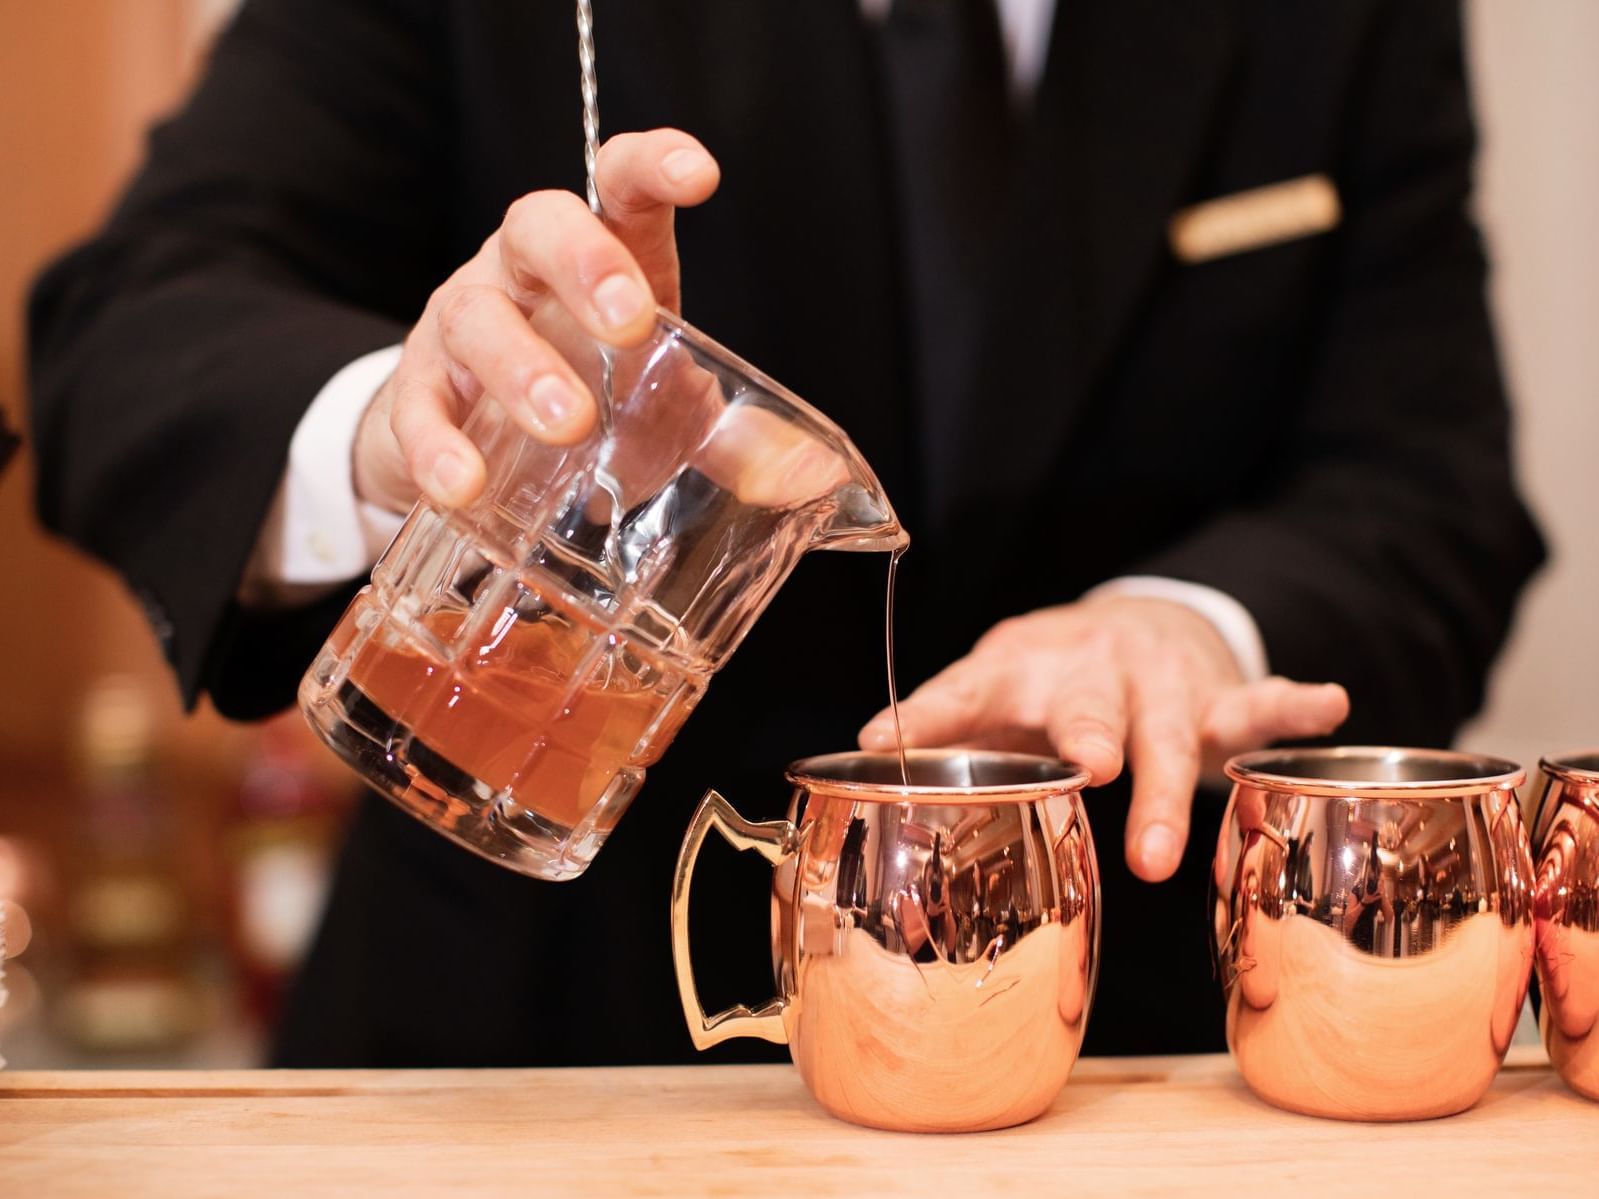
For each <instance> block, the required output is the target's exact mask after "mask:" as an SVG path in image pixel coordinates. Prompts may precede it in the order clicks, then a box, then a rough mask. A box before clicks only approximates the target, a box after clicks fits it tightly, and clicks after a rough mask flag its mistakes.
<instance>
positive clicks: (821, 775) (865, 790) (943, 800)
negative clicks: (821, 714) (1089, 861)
mask: <svg viewBox="0 0 1599 1199" xmlns="http://www.w3.org/2000/svg"><path fill="white" fill-rule="evenodd" d="M905 760H906V763H907V765H908V767H909V773H910V777H911V782H910V785H909V786H907V785H906V784H905V783H904V782H902V781H901V776H900V765H899V755H898V754H897V753H871V752H867V751H865V750H855V751H848V752H844V753H831V754H817V755H814V756H812V757H809V758H800V759H799V760H798V761H795V762H790V763H789V765H788V768H787V769H786V770H785V771H784V777H785V778H787V779H788V781H789V782H790V783H793V784H794V785H795V786H799V787H805V788H807V789H809V790H811V791H814V792H819V793H824V794H829V795H848V796H850V797H851V798H853V799H857V800H860V801H862V802H867V803H874V802H875V803H908V802H915V803H929V804H962V803H969V804H982V803H987V802H991V801H993V800H995V799H999V800H1012V801H1021V800H1025V799H1028V798H1031V797H1036V796H1040V795H1058V794H1061V793H1062V792H1065V791H1078V790H1081V789H1082V788H1083V787H1085V786H1087V785H1088V780H1089V774H1088V771H1086V770H1084V769H1083V768H1082V767H1081V766H1078V765H1076V764H1074V763H1072V762H1066V761H1062V760H1061V759H1060V758H1046V757H1042V756H1040V755H1036V754H1023V753H1010V752H1006V751H1002V750H992V749H908V750H906V751H905ZM941 770H942V771H944V772H946V775H947V778H948V779H949V780H957V779H961V778H964V779H966V780H968V781H966V782H959V781H946V780H945V777H941V776H940V773H939V772H940V771H941ZM918 775H920V777H918Z"/></svg>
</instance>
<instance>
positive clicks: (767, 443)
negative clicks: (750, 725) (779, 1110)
mask: <svg viewBox="0 0 1599 1199" xmlns="http://www.w3.org/2000/svg"><path fill="white" fill-rule="evenodd" d="M532 320H533V325H534V328H535V329H537V330H538V332H539V333H540V334H541V335H542V336H544V337H545V338H546V339H548V340H549V341H550V342H552V343H553V344H554V345H555V346H556V348H557V349H559V350H560V351H561V352H562V353H563V354H564V355H565V357H566V358H567V360H568V361H569V362H571V363H572V365H573V366H574V367H575V368H576V369H577V371H578V373H579V374H580V375H581V376H582V377H583V379H584V381H585V382H586V383H587V384H588V386H589V388H590V390H592V391H593V393H594V394H595V396H597V397H601V409H602V412H601V419H600V421H599V422H598V423H597V425H596V428H595V430H594V432H593V433H592V434H591V435H590V436H589V437H588V439H587V440H585V441H583V442H581V443H579V444H577V445H574V446H565V447H555V446H547V445H544V444H542V443H540V442H537V441H535V440H533V439H532V438H531V437H529V436H528V435H526V434H525V433H523V432H522V430H521V429H520V428H519V427H517V426H516V425H515V424H514V423H512V421H511V420H510V419H509V418H508V417H507V416H506V414H505V412H504V410H503V409H502V408H501V407H500V406H499V405H498V404H496V403H493V402H491V401H489V400H487V399H485V400H483V401H480V402H479V403H478V405H477V406H476V408H475V410H474V411H473V412H472V413H471V415H470V416H469V418H468V419H467V422H466V424H465V426H464V428H465V431H466V433H467V435H468V436H469V437H471V438H472V440H473V441H474V442H475V443H476V445H477V446H478V448H479V449H480V450H481V451H482V453H483V457H484V459H485V461H486V462H487V464H488V482H487V486H486V487H485V488H484V492H483V494H482V496H481V497H479V499H478V500H477V501H476V502H474V503H473V504H471V505H469V506H468V507H466V508H462V509H459V510H456V511H453V512H452V511H446V510H443V509H441V508H438V507H435V506H434V505H432V504H431V503H429V502H428V501H427V500H426V499H425V498H424V499H423V500H422V501H421V502H419V503H418V504H417V506H416V507H415V509H413V510H412V512H411V515H410V517H409V518H408V519H407V520H406V522H405V526H404V527H403V528H402V529H401V530H400V532H399V534H398V536H396V537H395V539H394V542H393V543H392V544H391V545H390V546H389V548H388V550H387V551H386V552H385V553H384V555H383V557H382V558H381V559H379V561H378V563H377V565H376V566H375V567H374V568H373V571H372V581H371V583H370V584H369V585H368V586H366V587H364V588H362V589H361V591H360V593H359V594H357V596H356V597H355V600H354V601H353V602H352V603H351V605H350V607H349V609H348V610H347V611H346V612H345V614H344V616H343V618H342V619H341V620H340V621H339V624H338V626H337V627H336V628H335V629H334V631H333V633H332V635H331V636H330V637H329V638H328V641H327V644H326V645H325V646H324V647H323V649H322V652H321V653H320V654H319V655H318V656H317V658H316V661H315V662H313V663H312V665H311V669H310V670H309V671H308V672H307V673H306V676H305V678H304V680H303V681H302V682H301V684H300V696H299V698H300V706H301V708H302V709H303V711H304V712H305V715H306V717H307V719H308V720H309V721H310V722H311V726H312V728H314V729H315V730H316V732H317V733H318V734H319V735H320V736H321V738H322V739H323V741H325V742H326V743H327V744H328V745H329V746H330V747H331V748H332V749H333V751H334V752H335V753H337V754H338V755H339V756H340V757H342V758H343V759H344V760H345V762H347V763H348V764H349V765H350V766H351V767H353V768H354V769H355V770H356V772H357V773H359V774H360V775H361V776H362V778H364V779H365V780H366V781H367V782H368V783H369V784H370V785H371V786H373V787H374V788H376V789H377V790H378V791H380V792H382V793H383V794H384V795H386V796H388V797H389V798H390V799H391V800H393V801H394V802H395V803H396V804H398V805H399V806H400V807H402V808H404V809H405V810H406V811H407V812H409V813H411V814H412V815H413V816H415V817H417V818H418V819H420V820H422V821H424V822H425V823H427V824H429V825H431V826H432V827H433V828H435V829H437V830H438V831H439V832H441V833H443V834H444V835H445V836H447V837H449V838H451V839H452V840H454V841H456V842H458V843H459V844H461V845H464V846H465V847H467V848H468V849H471V850H473V851H474V852H476V853H478V854H481V855H482V856H484V857H486V858H489V859H490V860H492V861H495V862H499V863H500V864H502V865H504V866H508V867H510V868H511V869H513V870H517V871H520V872H521V873H523V874H529V875H532V876H534V877H536V878H543V879H552V880H558V879H570V878H575V877H576V876H577V875H579V874H581V873H582V872H583V871H584V870H585V869H586V868H587V867H588V864H589V863H590V862H591V861H592V860H593V859H594V855H595V854H596V853H598V852H599V849H600V846H601V845H603V844H604V843H605V839H606V837H607V835H608V834H609V833H610V831H611V829H612V828H614V827H615V825H616V822H617V820H618V819H619V818H620V817H621V815H622V813H623V811H624V810H625V809H626V808H627V805H628V803H629V802H630V801H631V800H632V799H633V797H634V795H636V794H637V793H638V790H639V787H640V786H641V785H642V783H643V782H644V772H645V770H646V768H648V767H649V766H650V764H651V763H653V762H655V761H656V760H657V759H658V758H659V757H660V756H661V754H662V753H663V752H664V751H665V750H666V747H667V746H668V745H669V744H671V741H672V738H673V736H674V735H675V734H676V733H677V730H678V729H679V728H680V727H681V726H682V724H683V721H684V719H685V718H686V717H687V716H688V714H689V713H690V712H692V711H693V709H694V705H695V704H696V703H697V702H698V701H699V698H700V696H701V695H703V694H704V692H705V687H706V685H707V683H709V681H710V678H711V676H712V675H713V674H715V673H716V671H717V670H718V669H719V668H720V667H721V666H722V664H723V663H724V662H726V661H727V658H728V656H729V655H730V654H731V653H732V652H733V651H734V650H735V649H736V648H737V647H738V645H739V643H740V642H741V641H742V640H743V638H744V635H745V634H746V633H747V632H749V629H750V626H751V625H752V624H753V623H754V622H755V619H756V617H758V616H759V615H760V614H761V612H762V611H763V610H764V609H765V608H766V605H767V604H768V603H769V602H770V601H771V599H772V596H773V595H774V594H775V593H776V591H777V589H778V587H780V586H781V585H782V583H783V580H784V579H786V578H787V577H788V574H789V572H790V571H791V570H792V569H793V568H794V565H795V563H796V562H798V560H799V558H800V556H801V555H802V554H804V553H805V552H806V551H807V550H810V549H817V548H829V549H847V550H889V549H893V548H895V547H896V546H899V545H903V544H904V543H905V540H906V538H905V535H904V533H903V531H902V530H901V528H900V525H899V522H898V520H897V519H896V517H895V515H894V511H893V509H892V508H891V507H890V506H889V503H888V500H887V498H886V497H885V496H884V495H883V490H882V487H881V486H880V485H879V483H878V481H877V479H876V477H875V476H874V475H873V473H872V470H871V468H870V467H869V466H867V464H866V462H865V461H864V459H862V457H861V455H860V452H859V451H858V450H857V449H856V448H855V447H854V445H852V444H851V443H850V440H849V438H848V437H846V436H845V435H844V433H843V432H842V430H840V429H839V428H838V427H837V426H836V425H835V424H833V422H832V421H830V420H828V419H827V418H826V417H825V416H823V415H822V414H821V413H819V412H817V411H816V410H815V409H813V408H811V407H810V406H809V405H808V404H806V403H805V402H804V401H803V400H801V399H799V398H798V397H797V396H795V395H793V394H792V393H791V392H789V391H787V390H786V389H784V388H783V387H782V386H780V385H779V384H777V383H775V382H773V381H772V380H771V379H769V378H767V377H766V376H765V375H763V374H761V373H760V372H759V371H757V370H756V369H755V368H753V367H751V366H750V365H749V364H748V363H745V362H743V361H741V360H740V359H739V358H738V357H736V356H735V355H733V354H732V353H730V352H728V351H727V350H726V349H724V348H722V347H721V346H719V345H717V344H716V343H715V342H714V341H712V340H711V339H710V338H708V337H706V336H705V335H704V334H702V333H700V332H699V331H697V330H695V329H693V328H691V327H690V326H688V325H686V324H685V323H683V322H682V321H681V320H679V319H677V318H676V317H674V316H672V315H670V314H668V313H666V312H665V311H662V312H661V313H659V315H658V318H657V321H656V326H655V331H654V333H653V334H652V336H651V337H650V338H649V339H648V340H647V341H645V342H644V343H643V344H642V345H639V346H636V347H633V348H631V349H626V350H614V349H609V348H602V347H601V346H600V345H599V344H598V343H597V342H595V341H593V340H592V339H591V338H589V337H588V336H587V335H586V334H584V333H583V332H582V331H581V330H580V329H579V328H578V327H577V325H576V324H575V322H573V321H572V319H571V317H570V316H569V315H568V314H566V313H565V311H564V310H562V309H560V308H559V307H558V306H557V305H556V304H555V303H554V302H553V301H547V302H546V303H545V304H543V305H542V306H541V307H540V309H539V310H537V311H536V312H535V313H534V315H533V318H532ZM607 395H608V396H609V397H610V399H609V403H606V402H605V399H604V397H605V396H607Z"/></svg>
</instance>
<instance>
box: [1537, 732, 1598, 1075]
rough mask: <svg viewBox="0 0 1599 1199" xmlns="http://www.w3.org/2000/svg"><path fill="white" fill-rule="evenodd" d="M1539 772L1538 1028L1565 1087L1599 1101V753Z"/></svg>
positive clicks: (1549, 764)
mask: <svg viewBox="0 0 1599 1199" xmlns="http://www.w3.org/2000/svg"><path fill="white" fill-rule="evenodd" d="M1539 765H1540V766H1541V767H1542V768H1543V777H1542V778H1541V779H1540V780H1539V782H1540V786H1539V796H1540V801H1539V804H1538V807H1537V809H1536V811H1537V813H1538V817H1537V819H1538V826H1537V827H1538V832H1537V836H1536V838H1535V841H1536V843H1537V847H1538V873H1537V881H1536V883H1535V884H1534V892H1533V919H1534V923H1535V924H1536V927H1537V930H1538V954H1537V964H1538V989H1539V991H1540V993H1541V994H1542V996H1543V1007H1542V1010H1541V1011H1540V1012H1539V1013H1538V1024H1539V1026H1540V1027H1541V1028H1542V1029H1543V1043H1544V1047H1545V1048H1546V1049H1548V1050H1549V1060H1550V1061H1551V1062H1553V1063H1554V1066H1555V1069H1556V1070H1558V1071H1560V1077H1561V1078H1563V1079H1565V1080H1566V1085H1567V1086H1569V1087H1571V1089H1572V1090H1574V1091H1578V1092H1580V1093H1581V1094H1583V1095H1586V1096H1588V1097H1589V1098H1590V1099H1599V750H1589V751H1587V752H1585V753H1572V754H1562V755H1560V756H1559V757H1553V758H1545V759H1544V760H1543V761H1542V762H1540V763H1539Z"/></svg>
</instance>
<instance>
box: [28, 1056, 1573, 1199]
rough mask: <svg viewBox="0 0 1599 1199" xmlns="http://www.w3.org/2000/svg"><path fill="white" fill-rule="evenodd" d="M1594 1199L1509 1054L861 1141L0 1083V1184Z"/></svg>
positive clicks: (709, 1098)
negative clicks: (1383, 1103)
mask: <svg viewBox="0 0 1599 1199" xmlns="http://www.w3.org/2000/svg"><path fill="white" fill-rule="evenodd" d="M368 1193H370V1194H381V1195H385V1196H396V1195H429V1196H432V1195H440V1196H444V1195H501V1194H506V1195H512V1194H516V1195H546V1194H571V1195H577V1194H582V1195H712V1194H714V1195H760V1196H779V1195H804V1196H822V1195H839V1196H850V1197H852V1199H855V1197H860V1196H873V1195H901V1194H903V1195H916V1196H919V1197H921V1199H926V1197H927V1196H936V1195H949V1196H957V1197H958V1199H976V1197H978V1196H984V1195H1004V1196H1007V1199H1022V1197H1024V1196H1031V1195H1088V1194H1094V1195H1111V1194H1114V1195H1157V1194H1161V1195H1164V1194H1181V1195H1204V1194H1216V1195H1220V1194H1226V1195H1229V1196H1248V1195H1267V1194H1282V1195H1293V1196H1295V1197H1296V1199H1299V1197H1301V1196H1308V1195H1341V1196H1363V1197H1371V1196H1388V1195H1448V1196H1451V1199H1453V1197H1455V1196H1464V1195H1505V1196H1519V1195H1538V1196H1556V1195H1599V1104H1596V1103H1589V1102H1587V1101H1586V1100H1583V1099H1581V1098H1578V1097H1577V1096H1576V1095H1573V1094H1572V1093H1571V1092H1570V1091H1568V1090H1566V1088H1565V1087H1564V1086H1563V1085H1562V1084H1561V1082H1560V1080H1559V1079H1558V1078H1557V1077H1556V1076H1555V1074H1554V1073H1553V1071H1551V1070H1550V1069H1549V1067H1548V1065H1547V1064H1545V1061H1544V1058H1543V1054H1542V1051H1541V1050H1538V1049H1536V1048H1532V1047H1526V1048H1520V1047H1518V1048H1517V1049H1516V1050H1513V1051H1512V1054H1511V1058H1510V1061H1509V1062H1508V1063H1507V1065H1506V1068H1505V1069H1504V1070H1503V1071H1502V1072H1501V1073H1500V1075H1499V1078H1498V1080H1497V1081H1496V1082H1495V1084H1494V1088H1493V1090H1492V1091H1491V1092H1490V1093H1489V1095H1488V1096H1487V1097H1486V1098H1485V1099H1484V1100H1483V1101H1482V1102H1481V1103H1480V1104H1479V1105H1478V1106H1477V1107H1475V1108H1474V1109H1472V1110H1471V1111H1469V1112H1466V1113H1465V1114H1463V1115H1460V1116H1455V1117H1453V1118H1450V1119H1446V1120H1437V1121H1432V1122H1428V1123H1421V1124H1389V1125H1369V1124H1340V1123H1334V1122H1330V1121H1325V1120H1317V1119H1312V1118H1310V1117H1305V1116H1295V1115H1290V1114H1288V1113H1286V1112H1280V1111H1277V1110H1275V1109H1273V1108H1270V1107H1267V1106H1266V1105H1265V1104H1263V1103H1261V1102H1259V1101H1258V1100H1256V1099H1255V1098H1254V1097H1253V1096H1251V1095H1250V1093H1249V1092H1248V1091H1247V1090H1246V1089H1245V1087H1244V1085H1243V1083H1242V1082H1241V1081H1240V1080H1239V1078H1238V1076H1237V1073H1236V1072H1235V1071H1234V1070H1233V1067H1232V1065H1231V1063H1230V1062H1229V1061H1228V1059H1227V1058H1225V1057H1221V1056H1216V1057H1190V1058H1123V1059H1087V1060H1084V1061H1082V1062H1080V1063H1078V1067H1077V1070H1076V1072H1075V1073H1074V1074H1073V1076H1072V1081H1071V1082H1070V1084H1068V1086H1067V1087H1066V1090H1065V1091H1064V1092H1062V1094H1061V1097H1060V1099H1059V1100H1058V1101H1057V1102H1056V1104H1055V1106H1054V1108H1053V1109H1052V1110H1051V1111H1050V1112H1049V1113H1048V1114H1047V1115H1045V1116H1044V1117H1043V1118H1042V1119H1040V1120H1037V1121H1035V1122H1034V1123H1032V1124H1028V1125H1025V1126H1023V1127H1020V1128H1012V1129H1008V1130H1005V1131H1003V1132H992V1133H982V1134H974V1135H967V1136H941V1137H932V1136H918V1135H914V1134H900V1133H884V1132H875V1131H871V1130H869V1129H863V1128H856V1127H854V1126H852V1125H849V1124H843V1123H840V1122H839V1121H837V1120H834V1119H832V1118H831V1117H829V1116H827V1115H825V1114H824V1113H823V1112H822V1111H821V1110H820V1109H819V1108H818V1107H817V1106H816V1105H815V1104H814V1103H813V1102H812V1101H811V1099H810V1096H809V1095H807V1094H806V1092H805V1089H804V1087H803V1086H802V1085H801V1083H800V1079H799V1075H798V1074H797V1073H796V1072H795V1071H794V1070H793V1069H792V1068H790V1067H787V1066H705V1067H697V1068H696V1067H681V1068H637V1069H593V1070H437V1071H422V1070H405V1071H303V1072H301V1071H255V1072H229V1073H177V1072H161V1073H144V1072H101V1071H96V1072H92V1073H91V1072H73V1073H68V1072H52V1073H0V1196H6V1197H7V1199H10V1197H12V1196H15V1197H17V1199H22V1197H23V1196H27V1197H29V1199H34V1197H39V1199H45V1197H50V1196H80V1195H81V1196H93V1197H94V1199H103V1197H107V1196H122V1195H127V1196H160V1197H162V1199H176V1197H181V1196H192V1195H208V1196H209V1195H218V1196H224V1195H225V1196H258V1195H259V1196H273V1197H277V1196H297V1197H298V1196H309V1195H341V1196H342V1195H355V1194H368Z"/></svg>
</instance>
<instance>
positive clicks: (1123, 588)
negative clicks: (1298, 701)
mask: <svg viewBox="0 0 1599 1199" xmlns="http://www.w3.org/2000/svg"><path fill="white" fill-rule="evenodd" d="M1117 595H1120V596H1129V597H1132V598H1135V599H1160V600H1169V601H1171V602H1172V603H1174V604H1181V605H1183V607H1185V608H1188V609H1191V610H1192V611H1194V612H1197V613H1199V615H1201V616H1203V617H1204V618H1205V619H1206V620H1208V621H1210V623H1211V625H1212V627H1214V628H1215V630H1216V632H1217V633H1218V634H1220V635H1221V639H1222V640H1223V641H1224V642H1226V643H1227V648H1228V649H1230V650H1231V651H1232V654H1233V660H1234V661H1235V662H1237V663H1238V673H1239V674H1240V675H1242V676H1243V679H1244V682H1246V683H1258V682H1259V681H1260V680H1261V679H1263V678H1265V677H1266V676H1267V675H1268V674H1270V673H1271V671H1270V667H1269V666H1268V664H1267V661H1266V643H1265V642H1264V641H1262V640H1261V637H1260V626H1259V625H1257V624H1256V623H1255V618H1254V617H1253V616H1251V615H1250V614H1249V609H1247V608H1245V607H1244V606H1243V605H1242V604H1241V603H1239V602H1238V601H1237V600H1235V599H1234V598H1233V597H1232V596H1230V595H1228V594H1227V593H1226V592H1224V591H1217V590H1216V589H1215V588H1214V587H1206V586H1205V585H1204V584H1203V583H1189V582H1185V581H1183V580H1181V579H1167V578H1163V577H1160V576H1158V575H1126V576H1124V577H1122V578H1119V579H1112V580H1110V582H1108V583H1101V584H1100V585H1099V586H1098V587H1095V588H1094V589H1093V590H1091V591H1089V592H1087V593H1086V594H1085V595H1084V596H1083V598H1084V599H1089V598H1092V597H1096V596H1100V597H1103V596H1117Z"/></svg>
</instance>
